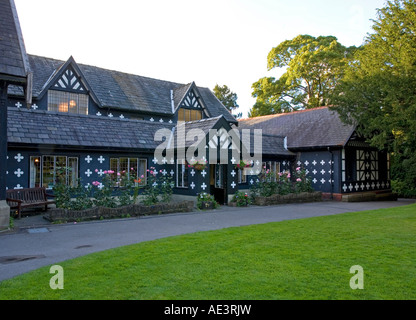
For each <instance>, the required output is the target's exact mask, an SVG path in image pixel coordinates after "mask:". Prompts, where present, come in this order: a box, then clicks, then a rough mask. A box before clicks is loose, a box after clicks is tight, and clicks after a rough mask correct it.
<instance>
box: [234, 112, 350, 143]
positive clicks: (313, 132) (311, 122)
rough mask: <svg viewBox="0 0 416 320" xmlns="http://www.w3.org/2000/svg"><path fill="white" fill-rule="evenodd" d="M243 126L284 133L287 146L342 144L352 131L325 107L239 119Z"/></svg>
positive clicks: (264, 131) (240, 127)
mask: <svg viewBox="0 0 416 320" xmlns="http://www.w3.org/2000/svg"><path fill="white" fill-rule="evenodd" d="M244 128H251V129H262V130H263V134H267V135H278V136H286V137H287V145H288V148H289V149H302V148H322V147H336V146H338V147H340V146H345V144H346V143H347V142H348V140H349V139H350V137H351V135H352V134H353V132H354V130H355V126H350V125H345V124H344V123H343V122H342V121H341V119H340V117H339V115H338V113H337V112H336V111H333V110H330V109H329V108H328V107H320V108H315V109H307V110H302V111H296V112H292V113H282V114H274V115H268V116H262V117H256V118H249V119H241V120H239V129H244Z"/></svg>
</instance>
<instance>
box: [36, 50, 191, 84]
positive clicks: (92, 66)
mask: <svg viewBox="0 0 416 320" xmlns="http://www.w3.org/2000/svg"><path fill="white" fill-rule="evenodd" d="M28 56H32V57H37V58H41V59H48V60H53V61H55V62H62V64H65V63H66V62H67V61H68V60H66V61H64V60H61V59H55V58H50V57H45V56H40V55H35V54H28ZM71 57H73V56H72V55H71ZM74 61H75V59H74ZM75 63H76V64H77V65H79V66H82V67H90V68H96V69H99V70H105V71H108V72H116V73H121V74H124V75H130V76H134V77H140V78H145V79H150V80H156V81H162V82H167V83H171V84H173V85H179V86H185V85H187V84H183V83H179V82H174V81H170V80H162V79H157V78H152V77H149V76H142V75H140V74H135V73H131V72H126V71H120V70H115V69H109V68H103V67H99V66H96V65H92V64H86V63H80V62H75Z"/></svg>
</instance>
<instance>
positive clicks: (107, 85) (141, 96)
mask: <svg viewBox="0 0 416 320" xmlns="http://www.w3.org/2000/svg"><path fill="white" fill-rule="evenodd" d="M69 61H70V63H71V64H72V65H73V66H75V67H77V68H78V70H79V73H80V74H82V76H83V79H84V81H85V82H86V83H87V84H88V87H89V88H90V92H91V93H92V94H93V95H94V96H95V97H96V99H97V102H98V105H99V106H100V107H103V108H108V107H109V108H112V109H115V110H122V111H125V112H141V113H147V114H158V115H172V114H173V110H172V96H171V91H172V90H173V100H174V108H173V109H176V107H177V105H178V104H179V103H180V102H181V101H182V100H183V98H184V96H185V95H186V93H187V92H188V91H189V90H190V88H191V87H192V86H195V84H194V83H190V84H187V85H184V84H180V83H175V82H170V81H164V80H158V79H152V78H148V77H143V76H139V75H134V74H129V73H124V72H119V71H114V70H108V69H103V68H98V67H94V66H89V65H84V64H77V63H75V61H74V60H73V59H72V58H70V60H68V61H67V62H64V61H61V60H55V59H51V58H46V57H39V56H35V55H29V63H30V66H31V68H32V70H33V97H35V98H39V97H40V96H41V95H42V94H43V91H44V89H45V87H47V85H48V84H49V83H50V81H51V79H52V78H55V77H56V75H57V74H58V73H59V71H60V70H62V68H63V66H64V65H65V64H68V62H69ZM195 88H196V90H197V91H198V92H199V93H200V95H201V99H202V100H203V102H204V105H205V106H206V108H207V111H208V113H209V114H210V116H211V117H215V116H218V115H224V117H225V118H226V120H227V121H229V122H233V123H236V122H237V121H236V119H235V118H234V116H233V115H232V114H231V113H230V112H229V111H228V110H227V109H226V108H225V107H224V106H223V105H222V104H221V102H219V101H218V99H216V98H215V95H214V94H213V93H212V92H211V91H210V89H208V88H203V87H197V86H195ZM12 93H13V94H16V95H19V94H21V92H19V90H18V89H14V91H13V92H12Z"/></svg>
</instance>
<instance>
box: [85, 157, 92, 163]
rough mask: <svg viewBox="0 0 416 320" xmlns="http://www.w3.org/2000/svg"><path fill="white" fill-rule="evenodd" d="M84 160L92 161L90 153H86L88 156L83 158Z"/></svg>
mask: <svg viewBox="0 0 416 320" xmlns="http://www.w3.org/2000/svg"><path fill="white" fill-rule="evenodd" d="M85 161H87V162H88V163H90V162H91V161H92V158H91V157H90V155H88V156H87V157H86V158H85Z"/></svg>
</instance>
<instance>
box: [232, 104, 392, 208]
mask: <svg viewBox="0 0 416 320" xmlns="http://www.w3.org/2000/svg"><path fill="white" fill-rule="evenodd" d="M239 127H240V128H241V129H242V128H257V129H262V130H263V134H271V135H281V136H285V137H287V148H288V149H289V150H290V151H292V152H294V153H295V154H296V160H295V162H294V163H293V165H294V166H300V167H303V168H305V170H306V171H307V173H308V176H309V177H310V179H311V181H312V185H313V187H314V189H315V190H317V191H322V192H323V193H324V195H325V196H326V197H327V198H333V199H338V200H341V199H342V198H343V197H344V199H348V196H349V195H351V194H358V193H373V194H376V195H380V196H381V195H382V194H383V195H385V194H390V193H391V188H390V173H389V171H390V164H389V155H388V154H387V153H385V152H381V151H379V150H377V149H376V148H373V147H371V146H370V145H369V144H368V143H367V142H366V141H365V139H363V138H362V137H360V136H359V135H358V134H357V132H356V127H355V126H353V125H346V124H344V123H343V122H342V121H341V119H340V117H339V115H338V114H337V113H336V112H335V111H332V110H331V109H330V108H328V107H320V108H315V109H308V110H303V111H297V112H292V113H284V114H276V115H268V116H262V117H256V118H250V119H243V120H240V121H239ZM355 198H357V197H355Z"/></svg>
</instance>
